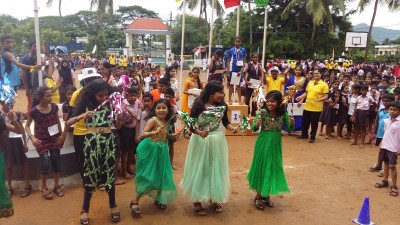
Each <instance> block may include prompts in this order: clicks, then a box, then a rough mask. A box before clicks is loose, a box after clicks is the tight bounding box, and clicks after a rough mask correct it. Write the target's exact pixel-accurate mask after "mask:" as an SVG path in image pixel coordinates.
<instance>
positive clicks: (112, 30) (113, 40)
mask: <svg viewBox="0 0 400 225" xmlns="http://www.w3.org/2000/svg"><path fill="white" fill-rule="evenodd" d="M103 34H104V41H105V45H106V46H107V47H108V48H119V47H124V46H125V34H124V32H122V31H121V29H119V28H118V27H108V28H106V29H105V30H104V31H103Z"/></svg>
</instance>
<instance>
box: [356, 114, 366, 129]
mask: <svg viewBox="0 0 400 225" xmlns="http://www.w3.org/2000/svg"><path fill="white" fill-rule="evenodd" d="M354 114H355V116H354V119H355V121H354V125H355V127H356V128H361V129H365V130H366V129H367V126H368V110H359V109H356V111H355V112H354Z"/></svg>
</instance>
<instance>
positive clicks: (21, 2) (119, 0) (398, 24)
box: [0, 0, 400, 30]
mask: <svg viewBox="0 0 400 225" xmlns="http://www.w3.org/2000/svg"><path fill="white" fill-rule="evenodd" d="M37 1H38V5H39V8H40V9H39V16H49V15H54V16H58V0H53V1H54V3H53V5H52V7H46V2H47V0H37ZM218 1H220V2H221V4H223V0H218ZM29 2H31V4H28V3H29ZM33 2H34V1H33V0H9V1H6V0H2V3H1V6H0V14H9V15H12V16H14V17H17V18H19V19H24V18H26V17H31V16H33V15H34V14H33ZM357 3H358V1H357V0H355V1H353V2H351V3H350V4H349V6H348V8H349V9H355V8H357ZM114 4H115V5H114V9H117V8H118V6H129V5H140V6H142V7H143V8H146V9H149V10H153V11H155V12H157V13H158V14H159V16H160V17H161V18H162V19H163V20H168V19H169V14H170V13H171V12H172V17H173V18H174V17H175V16H176V14H177V13H178V14H180V13H182V12H181V11H179V10H178V9H177V8H178V6H179V5H180V3H176V1H175V0H114ZM80 10H90V1H89V0H63V1H62V14H63V15H68V14H74V13H76V12H78V11H80ZM232 10H234V8H231V9H228V10H226V12H228V13H229V12H231V11H232ZM15 12H17V13H15ZM188 13H190V14H193V15H198V10H195V11H193V12H188ZM372 13H373V4H371V5H369V6H368V7H367V8H366V9H365V10H364V12H362V13H361V14H360V13H358V12H357V13H356V14H355V15H353V16H352V17H351V22H352V24H353V25H356V24H359V23H367V24H369V23H370V22H371V18H372ZM398 15H399V12H397V15H396V13H394V12H390V11H389V10H388V8H387V7H386V6H378V12H377V15H376V19H375V23H374V26H375V27H385V28H388V29H398V30H400V17H399V16H398Z"/></svg>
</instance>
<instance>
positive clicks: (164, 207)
mask: <svg viewBox="0 0 400 225" xmlns="http://www.w3.org/2000/svg"><path fill="white" fill-rule="evenodd" d="M154 204H156V205H157V206H158V208H159V209H161V210H165V209H166V208H167V205H166V204H164V203H161V202H159V201H157V200H155V201H154Z"/></svg>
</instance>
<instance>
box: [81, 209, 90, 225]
mask: <svg viewBox="0 0 400 225" xmlns="http://www.w3.org/2000/svg"><path fill="white" fill-rule="evenodd" d="M80 213H81V215H82V214H84V213H86V214H87V213H88V212H86V211H85V210H82V211H81V212H80ZM79 221H80V224H81V225H88V224H89V223H90V218H89V217H86V218H80V220H79Z"/></svg>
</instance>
